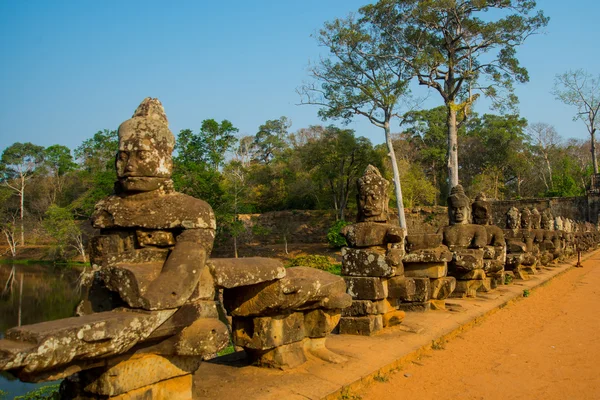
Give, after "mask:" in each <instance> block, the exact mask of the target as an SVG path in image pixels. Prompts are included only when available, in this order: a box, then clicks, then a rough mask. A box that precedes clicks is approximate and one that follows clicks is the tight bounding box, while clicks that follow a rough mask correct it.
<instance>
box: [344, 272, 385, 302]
mask: <svg viewBox="0 0 600 400" xmlns="http://www.w3.org/2000/svg"><path fill="white" fill-rule="evenodd" d="M344 280H345V281H346V287H347V291H348V294H349V295H350V296H352V299H354V300H383V299H385V298H386V297H388V283H387V279H383V278H369V277H350V276H345V277H344Z"/></svg>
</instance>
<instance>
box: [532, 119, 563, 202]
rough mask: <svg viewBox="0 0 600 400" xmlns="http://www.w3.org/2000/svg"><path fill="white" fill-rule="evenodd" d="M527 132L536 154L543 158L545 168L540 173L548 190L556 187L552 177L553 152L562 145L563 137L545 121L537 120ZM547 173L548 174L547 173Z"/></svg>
mask: <svg viewBox="0 0 600 400" xmlns="http://www.w3.org/2000/svg"><path fill="white" fill-rule="evenodd" d="M527 134H528V136H529V141H530V142H531V145H532V147H533V148H532V150H533V152H534V154H537V155H538V156H539V157H541V158H542V160H543V162H544V164H545V170H546V171H543V169H540V171H539V174H540V176H541V178H542V181H543V182H544V185H545V186H546V190H547V191H548V190H553V189H554V182H553V179H552V162H551V158H552V154H553V153H554V152H555V151H556V149H557V148H558V147H559V146H560V145H561V142H562V139H561V137H560V135H559V134H558V132H556V129H554V127H553V126H552V125H550V124H547V123H545V122H535V123H533V124H531V125H529V126H528V127H527ZM546 173H547V174H546Z"/></svg>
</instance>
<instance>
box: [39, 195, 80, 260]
mask: <svg viewBox="0 0 600 400" xmlns="http://www.w3.org/2000/svg"><path fill="white" fill-rule="evenodd" d="M42 225H43V226H44V229H45V230H46V231H47V232H48V234H49V235H50V236H52V238H54V240H55V245H54V246H55V249H56V252H55V258H57V259H59V260H65V259H66V254H65V251H66V248H67V247H68V246H73V242H74V241H75V240H77V239H78V238H79V239H80V238H81V230H80V229H79V226H78V225H77V223H76V222H75V219H74V218H73V214H71V212H70V211H69V210H68V209H66V208H61V207H58V206H57V205H55V204H53V205H51V206H50V207H49V208H48V211H46V215H45V218H44V221H43V223H42Z"/></svg>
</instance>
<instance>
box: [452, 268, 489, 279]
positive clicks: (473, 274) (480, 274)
mask: <svg viewBox="0 0 600 400" xmlns="http://www.w3.org/2000/svg"><path fill="white" fill-rule="evenodd" d="M453 275H454V277H455V278H456V279H458V280H463V281H468V280H483V279H485V278H486V274H485V271H484V270H483V269H473V270H471V271H466V272H462V271H456V272H454V274H453Z"/></svg>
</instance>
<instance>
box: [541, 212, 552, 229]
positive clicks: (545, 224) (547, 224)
mask: <svg viewBox="0 0 600 400" xmlns="http://www.w3.org/2000/svg"><path fill="white" fill-rule="evenodd" d="M542 229H546V230H548V231H553V230H554V216H553V215H552V211H550V209H549V208H547V209H545V210H544V212H543V213H542Z"/></svg>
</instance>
